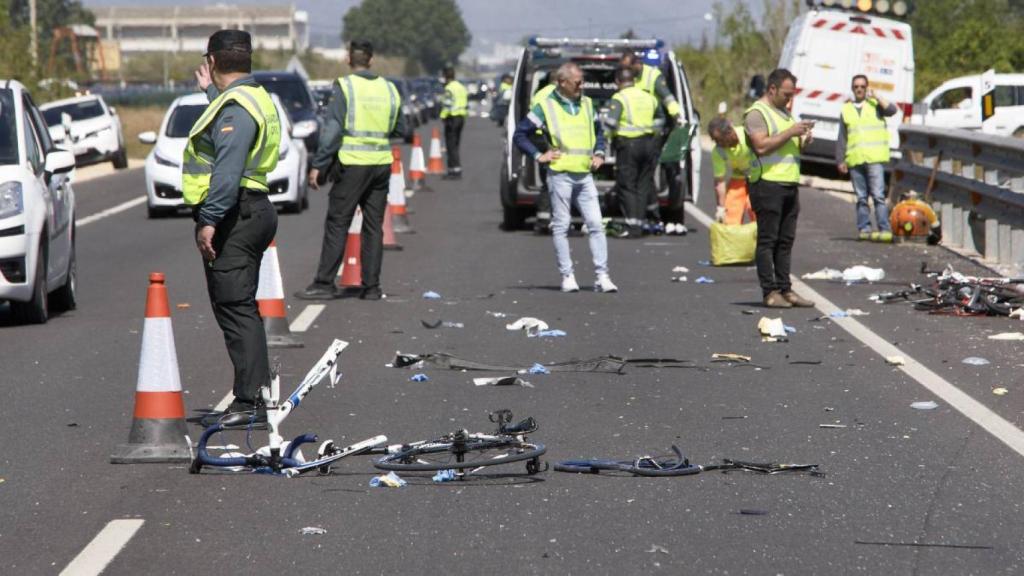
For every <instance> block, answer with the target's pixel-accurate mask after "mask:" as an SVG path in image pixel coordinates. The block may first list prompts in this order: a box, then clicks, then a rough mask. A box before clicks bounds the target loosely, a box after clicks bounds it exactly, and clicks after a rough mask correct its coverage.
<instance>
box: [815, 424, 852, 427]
mask: <svg viewBox="0 0 1024 576" xmlns="http://www.w3.org/2000/svg"><path fill="white" fill-rule="evenodd" d="M846 427H847V426H846V424H818V428H846Z"/></svg>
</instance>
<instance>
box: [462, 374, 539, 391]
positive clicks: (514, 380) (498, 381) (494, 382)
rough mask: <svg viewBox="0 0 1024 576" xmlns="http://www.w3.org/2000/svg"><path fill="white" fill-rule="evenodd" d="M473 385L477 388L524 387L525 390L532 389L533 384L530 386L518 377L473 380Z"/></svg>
mask: <svg viewBox="0 0 1024 576" xmlns="http://www.w3.org/2000/svg"><path fill="white" fill-rule="evenodd" d="M473 384H476V385H477V386H525V387H526V388H533V384H530V383H529V382H527V381H526V380H523V379H522V378H520V377H518V376H502V377H499V378H473Z"/></svg>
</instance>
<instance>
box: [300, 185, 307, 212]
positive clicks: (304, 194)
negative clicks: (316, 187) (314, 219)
mask: <svg viewBox="0 0 1024 576" xmlns="http://www.w3.org/2000/svg"><path fill="white" fill-rule="evenodd" d="M302 210H309V184H308V183H306V184H304V185H303V186H302V203H301V204H300V208H299V211H300V212H301V211H302Z"/></svg>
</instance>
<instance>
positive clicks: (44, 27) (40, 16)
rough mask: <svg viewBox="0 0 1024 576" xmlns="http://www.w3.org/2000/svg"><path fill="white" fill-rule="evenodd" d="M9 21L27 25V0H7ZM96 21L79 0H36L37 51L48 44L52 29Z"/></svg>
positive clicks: (18, 24)
mask: <svg viewBox="0 0 1024 576" xmlns="http://www.w3.org/2000/svg"><path fill="white" fill-rule="evenodd" d="M8 9H9V12H8V13H9V14H10V17H11V23H12V24H13V25H14V26H16V27H26V28H27V27H28V26H29V0H9V3H8ZM94 22H96V16H95V15H93V13H92V12H90V11H88V10H86V9H85V7H84V6H82V3H81V2H79V0H36V24H37V26H38V28H39V52H40V54H42V53H44V52H45V50H46V49H48V48H49V45H50V37H51V36H52V35H53V29H54V28H59V27H61V26H67V25H69V24H89V25H90V26H91V25H92V24H93V23H94Z"/></svg>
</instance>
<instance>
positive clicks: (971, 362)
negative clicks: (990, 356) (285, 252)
mask: <svg viewBox="0 0 1024 576" xmlns="http://www.w3.org/2000/svg"><path fill="white" fill-rule="evenodd" d="M961 362H962V363H964V364H967V365H968V366H987V365H989V364H991V362H989V361H988V360H986V359H984V358H982V357H980V356H968V357H967V358H964V359H963V360H961Z"/></svg>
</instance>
